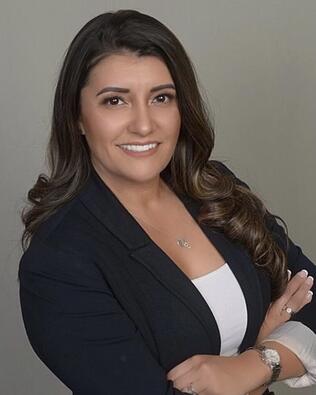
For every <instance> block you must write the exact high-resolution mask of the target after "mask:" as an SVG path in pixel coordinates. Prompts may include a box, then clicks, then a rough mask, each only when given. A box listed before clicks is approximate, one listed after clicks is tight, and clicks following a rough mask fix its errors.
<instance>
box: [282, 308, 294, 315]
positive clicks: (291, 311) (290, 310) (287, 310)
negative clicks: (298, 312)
mask: <svg viewBox="0 0 316 395" xmlns="http://www.w3.org/2000/svg"><path fill="white" fill-rule="evenodd" d="M282 310H284V311H286V312H287V313H288V314H290V316H291V317H293V315H294V314H295V311H294V310H293V309H292V308H291V307H289V306H287V305H284V307H283V309H282Z"/></svg>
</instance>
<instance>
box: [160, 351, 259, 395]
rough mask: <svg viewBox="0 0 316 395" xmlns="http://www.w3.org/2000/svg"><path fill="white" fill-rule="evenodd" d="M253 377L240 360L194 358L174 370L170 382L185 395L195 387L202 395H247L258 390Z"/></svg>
mask: <svg viewBox="0 0 316 395" xmlns="http://www.w3.org/2000/svg"><path fill="white" fill-rule="evenodd" d="M249 376H251V375H249V374H248V370H247V369H246V368H245V365H243V364H242V363H240V358H239V356H232V357H226V356H218V355H193V357H191V358H188V359H186V360H185V361H184V362H182V363H180V364H179V365H177V366H176V367H174V368H173V369H171V370H170V371H169V372H168V374H167V379H168V380H172V381H173V386H174V387H175V388H177V389H179V390H180V391H183V392H185V391H186V390H187V391H188V387H189V386H190V383H193V389H194V391H195V392H197V393H198V394H199V395H245V394H246V393H247V392H248V391H249V389H250V388H254V387H253V385H252V384H250V381H249ZM250 380H251V378H250ZM251 385H252V386H251Z"/></svg>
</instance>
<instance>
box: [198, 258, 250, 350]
mask: <svg viewBox="0 0 316 395" xmlns="http://www.w3.org/2000/svg"><path fill="white" fill-rule="evenodd" d="M191 281H192V283H193V284H194V285H195V286H196V288H197V289H198V290H199V292H200V293H201V295H202V296H203V298H204V299H205V301H206V302H207V304H208V305H209V307H210V309H211V311H212V313H213V315H214V317H215V320H216V322H217V325H218V329H219V332H220V337H221V351H220V354H221V355H226V356H229V355H236V354H237V353H238V347H239V345H240V343H241V342H242V340H243V338H244V335H245V332H246V328H247V307H246V302H245V298H244V294H243V292H242V290H241V288H240V285H239V283H238V281H237V279H236V277H235V275H234V274H233V272H232V271H231V269H230V267H229V265H228V264H227V263H225V264H224V265H222V266H221V267H219V268H218V269H216V270H214V271H212V272H209V273H207V274H205V275H204V276H201V277H197V278H195V279H192V280H191Z"/></svg>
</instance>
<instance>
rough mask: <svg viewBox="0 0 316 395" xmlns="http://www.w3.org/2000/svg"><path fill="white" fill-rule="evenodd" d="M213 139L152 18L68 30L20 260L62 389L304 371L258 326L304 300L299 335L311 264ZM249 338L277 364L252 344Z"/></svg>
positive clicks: (261, 381) (193, 89)
mask: <svg viewBox="0 0 316 395" xmlns="http://www.w3.org/2000/svg"><path fill="white" fill-rule="evenodd" d="M213 143H214V134H213V128H212V125H211V124H210V122H209V120H208V117H207V112H206V110H205V108H204V106H203V102H202V99H201V97H200V94H199V91H198V88H197V84H196V79H195V75H194V71H193V66H192V64H191V62H190V60H189V58H188V57H187V55H186V53H185V50H184V49H183V47H182V45H181V44H180V42H179V41H178V40H177V38H176V37H175V36H174V35H173V33H172V32H171V31H170V30H169V29H167V28H166V27H165V26H164V25H163V24H161V23H160V22H159V21H157V20H156V19H154V18H152V17H150V16H148V15H144V14H142V13H139V12H137V11H133V10H120V11H118V12H116V13H106V14H102V15H99V16H98V17H96V18H94V19H92V20H91V21H89V22H88V23H87V24H86V25H85V26H84V27H83V28H82V29H81V30H80V31H79V32H78V34H77V35H76V37H75V38H74V40H73V42H72V43H71V45H70V47H69V50H68V52H67V55H66V57H65V60H64V63H63V66H62V69H61V72H60V76H59V80H58V83H57V88H56V93H55V101H54V111H53V119H52V133H51V138H50V143H49V151H48V152H49V159H50V167H51V174H50V175H49V177H46V176H44V175H40V177H39V178H38V180H37V182H36V184H35V186H34V187H33V188H32V189H31V190H30V192H29V194H28V197H29V200H30V202H31V204H32V206H31V208H30V209H29V210H27V211H25V212H24V213H23V221H24V224H25V231H24V234H23V239H22V241H23V245H24V248H25V253H24V255H23V257H22V259H21V262H20V270H19V278H20V297H21V306H22V313H23V319H24V323H25V327H26V331H27V334H28V337H29V339H30V342H31V344H32V346H33V348H34V350H35V352H36V353H37V355H38V356H39V357H40V358H41V359H42V360H43V361H44V363H45V364H46V365H47V366H48V367H49V368H50V369H51V370H52V371H53V372H54V373H55V374H56V375H57V376H58V377H59V378H60V379H61V380H62V381H63V382H64V383H65V384H66V385H67V386H68V387H69V388H70V389H71V390H72V391H73V393H74V394H76V395H79V394H80V395H83V394H89V395H91V394H105V393H108V394H127V393H129V394H140V395H142V394H149V393H150V394H151V395H155V394H157V395H161V394H168V395H171V394H180V393H183V392H181V391H184V390H187V393H192V394H193V393H195V394H199V395H208V394H215V393H216V394H230V395H233V394H236V395H237V394H245V393H247V392H251V391H253V390H256V389H258V390H257V391H259V392H258V393H262V392H263V391H265V389H266V386H265V384H267V383H269V382H270V381H271V379H273V380H276V379H279V380H285V379H289V378H293V377H300V376H302V377H303V376H304V373H305V369H306V366H305V367H304V363H303V360H300V359H299V358H298V357H297V355H296V353H295V350H294V351H293V350H292V351H291V347H289V348H288V347H287V346H286V345H284V344H281V342H278V341H276V340H273V338H272V340H271V338H270V339H269V338H268V335H269V336H270V337H271V336H273V330H274V329H275V328H276V327H278V326H279V325H280V324H282V323H283V322H285V321H287V320H288V319H289V318H290V317H291V315H292V313H293V312H297V311H298V310H300V309H301V308H302V307H303V306H305V305H306V304H307V305H306V306H305V307H304V308H302V309H301V310H300V311H299V312H298V313H297V314H296V316H295V317H296V320H297V321H298V325H301V326H300V328H301V329H302V328H303V329H302V330H303V331H305V332H304V333H305V334H306V336H309V338H310V339H312V336H313V331H314V332H315V330H316V321H315V314H312V312H314V311H315V302H314V301H313V300H312V301H311V293H308V291H309V290H310V289H311V288H312V287H314V285H313V281H312V277H311V276H309V277H308V275H307V272H308V273H309V274H311V275H312V276H314V275H315V268H314V265H313V264H312V262H311V261H310V260H309V259H308V258H307V257H305V256H304V255H303V254H302V253H301V251H300V249H299V247H297V246H295V245H294V244H293V243H292V242H291V241H290V240H288V239H287V237H286V235H285V232H284V231H283V228H282V227H281V226H280V225H279V224H278V223H277V222H276V220H275V217H274V216H273V215H272V214H270V213H269V212H268V211H267V210H266V208H265V207H264V206H263V204H262V202H261V201H260V200H259V199H258V198H257V197H256V196H255V195H254V194H253V193H252V192H251V191H250V190H249V188H248V187H247V186H246V184H244V183H243V182H242V181H240V180H238V179H237V178H236V177H235V176H234V175H233V174H232V173H231V172H230V170H229V169H227V167H226V166H225V165H223V164H221V163H220V162H216V161H212V160H209V156H210V154H211V152H212V149H213ZM287 243H289V244H288V246H287ZM288 268H289V269H290V270H292V272H293V280H291V281H290V282H289V283H288V277H287V269H288ZM303 269H305V272H304V271H303ZM306 271H307V272H306ZM224 284H225V286H224ZM205 285H207V286H205ZM213 290H214V291H215V293H214V294H212V295H211V294H210V292H211V291H212V292H213ZM219 293H220V294H219ZM308 295H309V296H308ZM307 297H309V299H307ZM271 302H272V305H271ZM269 306H270V309H269ZM226 307H228V308H229V314H225V313H223V312H224V311H225V308H226ZM271 312H272V313H271ZM270 313H271V314H270ZM266 314H267V318H266V320H265V317H266ZM299 322H300V323H301V324H299ZM287 324H294V322H293V321H292V322H287V323H285V324H283V325H282V326H281V327H280V328H279V329H281V328H286V325H287ZM303 324H304V325H303ZM287 333H289V331H287ZM282 336H283V335H282ZM282 336H281V337H282ZM294 338H295V336H293V339H294ZM261 340H265V341H266V345H267V346H268V347H269V349H270V350H272V352H274V353H275V355H277V356H279V357H280V359H281V367H282V369H281V372H280V366H278V365H280V364H278V363H276V364H274V365H273V366H272V365H271V360H269V358H268V357H267V358H266V359H265V363H263V361H262V360H261V358H260V356H261V357H264V350H260V349H249V348H250V347H253V346H254V345H255V344H256V343H258V341H259V342H261ZM267 340H268V341H267ZM296 340H297V338H296ZM250 368H251V369H252V370H251V372H252V374H251V375H249V369H250ZM278 370H279V371H278ZM306 370H308V369H306ZM272 376H273V377H272ZM277 376H278V377H277Z"/></svg>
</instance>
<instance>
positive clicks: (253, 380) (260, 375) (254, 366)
mask: <svg viewBox="0 0 316 395" xmlns="http://www.w3.org/2000/svg"><path fill="white" fill-rule="evenodd" d="M239 358H240V361H242V363H243V365H244V372H245V373H246V374H247V377H248V388H249V391H251V390H254V389H256V388H258V387H264V386H266V383H267V382H269V381H270V379H271V375H272V372H271V368H270V367H269V366H268V365H266V364H265V363H264V362H263V361H262V360H261V358H260V354H259V353H258V351H256V350H254V349H248V350H246V351H244V352H243V353H241V354H239ZM250 371H251V374H249V372H250Z"/></svg>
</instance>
